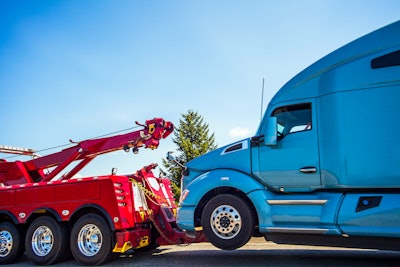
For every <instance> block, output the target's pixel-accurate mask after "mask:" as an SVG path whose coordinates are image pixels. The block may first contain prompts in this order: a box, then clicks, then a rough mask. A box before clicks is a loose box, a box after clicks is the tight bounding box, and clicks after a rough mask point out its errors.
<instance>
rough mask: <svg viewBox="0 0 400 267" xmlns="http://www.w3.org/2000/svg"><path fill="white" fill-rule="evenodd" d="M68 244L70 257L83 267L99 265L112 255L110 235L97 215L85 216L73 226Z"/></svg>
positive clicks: (103, 221)
mask: <svg viewBox="0 0 400 267" xmlns="http://www.w3.org/2000/svg"><path fill="white" fill-rule="evenodd" d="M70 242H71V244H70V245H71V252H72V255H73V256H74V258H75V260H76V261H77V262H78V263H80V264H83V265H100V264H102V263H104V262H106V261H108V260H109V259H110V258H111V257H112V255H113V252H112V245H113V243H114V242H113V236H112V233H111V231H110V228H109V227H108V224H107V222H106V221H105V220H104V219H103V218H102V217H101V216H99V215H97V214H86V215H84V216H82V217H81V218H80V219H79V220H78V221H77V222H76V223H75V224H74V226H73V227H72V231H71V241H70Z"/></svg>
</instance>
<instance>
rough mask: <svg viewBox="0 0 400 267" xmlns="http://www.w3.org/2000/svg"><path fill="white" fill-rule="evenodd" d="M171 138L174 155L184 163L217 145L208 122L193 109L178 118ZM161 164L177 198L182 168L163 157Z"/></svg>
mask: <svg viewBox="0 0 400 267" xmlns="http://www.w3.org/2000/svg"><path fill="white" fill-rule="evenodd" d="M172 140H173V142H174V144H175V145H176V146H177V153H176V154H175V155H174V156H175V157H176V160H177V161H179V162H180V163H181V164H185V163H187V162H188V161H190V160H192V159H194V158H196V157H198V156H201V155H203V154H205V153H207V152H209V151H212V150H214V149H215V148H216V147H217V146H216V144H215V138H214V133H212V134H210V132H209V128H208V124H207V123H205V122H204V121H203V118H202V116H200V115H199V114H198V113H197V112H195V111H193V110H189V111H188V112H187V113H186V114H182V119H180V120H179V125H178V126H177V127H176V128H175V131H174V138H173V139H172ZM163 165H164V167H165V168H166V169H167V173H165V171H163V170H161V171H162V172H163V173H164V174H165V175H167V176H168V177H169V178H170V179H171V181H172V183H173V185H174V188H173V191H174V194H175V197H176V198H177V199H178V197H179V195H180V185H181V176H182V168H181V167H179V166H176V164H174V163H171V162H168V161H167V160H165V159H163Z"/></svg>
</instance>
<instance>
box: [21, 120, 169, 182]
mask: <svg viewBox="0 0 400 267" xmlns="http://www.w3.org/2000/svg"><path fill="white" fill-rule="evenodd" d="M137 124H138V125H140V126H143V129H141V130H138V131H134V132H129V133H126V134H122V135H116V136H111V137H104V138H98V139H90V140H85V141H81V142H79V143H77V144H76V145H75V146H73V147H70V148H67V149H64V150H62V151H60V152H58V153H54V154H50V155H47V156H43V157H39V158H36V159H32V160H29V161H26V162H24V165H25V168H26V170H27V171H28V172H29V174H30V175H31V177H32V179H33V180H34V181H36V182H38V181H43V182H45V181H50V180H51V179H53V178H54V177H55V176H57V175H58V174H59V173H60V172H61V171H62V170H64V169H65V168H66V167H67V166H68V165H69V164H71V163H72V162H74V161H77V160H82V161H81V162H80V163H79V164H78V165H77V166H76V167H75V168H73V169H72V170H71V171H70V172H69V173H68V174H67V175H66V176H64V177H63V178H62V179H69V178H71V177H72V176H73V175H75V174H76V173H78V171H79V170H81V169H82V168H83V167H85V166H86V165H87V164H88V163H89V162H90V161H91V160H92V159H94V158H95V157H97V156H98V155H101V154H105V153H110V152H113V151H117V150H122V149H124V150H129V149H132V150H133V151H134V152H137V151H138V149H139V148H140V147H144V148H150V149H155V148H157V147H158V145H159V140H160V139H163V138H166V137H167V136H168V135H169V134H171V132H172V131H173V129H174V126H173V124H172V123H171V122H169V121H165V120H163V119H161V118H154V119H152V120H147V121H146V122H145V124H143V125H142V124H139V123H137ZM51 167H55V169H53V170H52V171H51V172H50V173H49V174H47V175H45V174H44V173H43V170H44V169H48V168H51Z"/></svg>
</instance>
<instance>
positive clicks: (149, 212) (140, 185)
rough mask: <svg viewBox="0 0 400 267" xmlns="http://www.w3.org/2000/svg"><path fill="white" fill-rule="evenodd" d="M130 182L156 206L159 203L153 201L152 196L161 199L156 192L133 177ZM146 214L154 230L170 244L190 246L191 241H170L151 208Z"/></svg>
mask: <svg viewBox="0 0 400 267" xmlns="http://www.w3.org/2000/svg"><path fill="white" fill-rule="evenodd" d="M129 181H130V182H133V183H134V184H135V185H137V187H138V188H139V189H140V190H141V191H142V192H143V193H144V195H145V196H146V198H147V199H148V200H150V201H151V202H152V203H154V204H155V205H157V206H160V207H161V205H160V204H159V203H157V202H155V201H154V200H153V199H152V197H154V198H156V199H157V198H158V199H161V197H160V196H157V195H156V194H154V193H153V192H152V191H150V190H148V189H147V188H146V187H144V186H143V185H142V184H141V183H139V182H138V181H136V180H135V179H132V178H130V179H129ZM146 211H147V215H148V216H149V219H150V221H151V222H152V223H153V225H154V227H155V228H156V230H157V231H158V233H159V234H160V235H161V236H162V237H163V238H164V239H165V240H166V241H167V242H168V243H170V244H171V245H176V246H179V247H187V246H190V245H191V244H192V243H183V244H176V243H175V242H174V241H172V240H171V239H169V238H168V237H167V236H166V235H165V234H164V232H163V231H162V229H161V228H160V227H159V226H158V224H157V223H156V221H155V219H154V214H153V210H151V209H149V208H147V210H146Z"/></svg>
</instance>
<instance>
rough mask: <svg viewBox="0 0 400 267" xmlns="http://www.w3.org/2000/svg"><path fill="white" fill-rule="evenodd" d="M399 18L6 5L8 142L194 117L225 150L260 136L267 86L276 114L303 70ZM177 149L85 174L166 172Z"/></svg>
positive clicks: (35, 142) (317, 7) (1, 33)
mask: <svg viewBox="0 0 400 267" xmlns="http://www.w3.org/2000/svg"><path fill="white" fill-rule="evenodd" d="M399 19H400V1H398V0H381V1H376V0H312V1H311V0H310V1H305V0H292V1H288V0H282V1H276V0H262V1H256V0H230V1H223V0H201V1H200V0H199V1H194V0H180V1H178V0H170V1H167V0H158V1H157V0H143V1H134V0H131V1H124V0H119V1H111V0H108V1H105V0H68V1H62V0H29V1H19V0H1V1H0V99H1V106H2V108H1V115H0V125H1V130H0V144H2V145H10V146H22V147H29V148H34V149H44V148H48V147H53V146H57V145H62V144H66V143H68V140H69V139H73V140H83V139H88V138H92V137H95V136H99V135H102V134H106V133H110V132H114V131H118V130H121V129H125V128H129V127H132V126H134V121H135V120H138V121H144V120H146V119H151V118H153V117H163V118H165V119H166V120H170V121H172V122H174V123H175V124H178V123H179V119H180V117H181V114H183V113H186V112H187V111H188V110H189V109H192V110H195V111H198V112H199V114H200V115H202V116H203V118H204V120H205V122H207V123H208V124H209V126H210V130H211V131H212V132H214V133H215V136H216V141H217V143H218V145H219V146H221V145H225V144H228V143H231V142H233V141H235V140H239V139H241V138H243V137H247V136H251V135H252V134H253V133H254V132H255V130H256V129H257V125H258V122H259V120H260V105H261V87H262V78H263V77H265V79H266V82H265V94H264V106H266V105H267V103H268V101H269V100H270V99H271V97H272V96H273V94H274V93H275V92H276V91H277V90H278V89H279V88H280V87H281V86H282V85H283V84H284V83H285V82H287V81H288V80H289V79H290V78H291V77H292V76H294V75H295V74H296V73H298V72H299V71H301V70H302V69H303V68H305V67H307V66H308V65H310V64H312V63H313V62H314V61H316V60H318V59H319V58H320V57H322V56H324V55H326V54H328V53H329V52H331V51H333V50H335V49H337V48H339V47H340V46H342V45H344V44H346V43H348V42H350V41H352V40H354V39H356V38H358V37H361V36H362V35H364V34H367V33H369V32H371V31H373V30H376V29H378V28H380V27H383V26H385V25H387V24H389V23H392V22H394V21H397V20H399ZM169 139H170V140H168V141H165V142H162V143H161V145H160V148H159V149H158V150H155V151H147V152H145V151H144V150H142V151H141V152H140V153H139V154H138V155H133V154H132V153H129V154H126V153H125V152H115V153H112V154H111V155H107V156H102V157H99V158H98V159H96V160H95V161H94V162H93V163H92V164H91V166H92V167H90V168H87V169H86V171H84V172H83V173H82V175H91V174H96V175H99V174H105V173H109V172H110V170H111V168H112V167H117V168H118V169H119V170H120V172H123V173H128V172H133V171H135V170H136V169H139V168H141V167H142V166H143V165H146V164H148V163H152V162H158V163H161V158H162V157H163V156H164V154H165V153H166V151H168V150H174V149H175V147H174V145H173V144H172V141H171V137H170V138H169ZM1 156H7V155H2V154H0V157H1ZM9 160H12V159H9Z"/></svg>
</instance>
